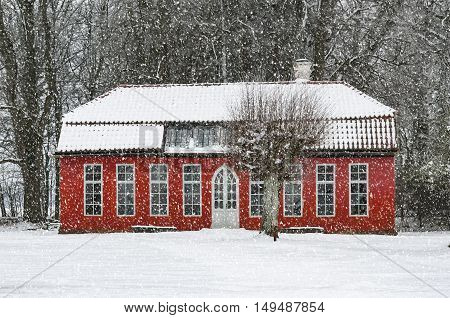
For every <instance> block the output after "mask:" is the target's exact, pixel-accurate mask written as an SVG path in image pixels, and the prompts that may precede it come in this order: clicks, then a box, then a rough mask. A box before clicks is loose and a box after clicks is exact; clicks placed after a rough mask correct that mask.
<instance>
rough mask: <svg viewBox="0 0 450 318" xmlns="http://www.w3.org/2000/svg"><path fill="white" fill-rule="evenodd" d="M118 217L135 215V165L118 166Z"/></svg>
mask: <svg viewBox="0 0 450 318" xmlns="http://www.w3.org/2000/svg"><path fill="white" fill-rule="evenodd" d="M117 215H134V166H133V165H129V164H123V165H122V164H121V165H117Z"/></svg>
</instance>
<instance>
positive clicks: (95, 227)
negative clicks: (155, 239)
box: [59, 155, 395, 234]
mask: <svg viewBox="0 0 450 318" xmlns="http://www.w3.org/2000/svg"><path fill="white" fill-rule="evenodd" d="M59 160H60V169H61V170H60V172H61V173H60V178H61V183H60V184H61V186H60V198H61V229H60V231H61V233H79V232H122V231H124V232H126V231H131V230H132V228H131V227H132V226H134V225H143V226H171V227H176V229H178V230H200V229H203V228H210V227H211V223H212V195H211V193H212V191H211V190H212V178H213V175H214V173H215V172H216V170H217V169H218V168H220V167H221V166H222V165H224V164H226V165H227V166H228V167H230V168H231V169H232V170H234V172H235V173H236V175H237V177H238V185H239V187H238V191H239V195H238V198H239V200H238V209H239V226H240V227H241V228H245V229H253V230H255V229H258V228H259V224H260V217H250V213H249V181H250V180H249V174H248V173H247V172H246V171H240V170H238V169H237V168H236V167H234V165H233V163H232V162H230V160H229V159H227V158H225V157H223V158H217V157H189V158H186V157H184V158H181V157H147V156H131V155H130V156H124V157H122V156H106V155H102V156H62V157H60V159H59ZM121 163H130V164H134V166H135V193H136V197H135V214H134V216H118V215H117V212H116V164H121ZM152 163H166V164H167V165H168V167H169V172H168V183H169V206H168V211H169V214H168V215H167V216H151V215H150V195H149V191H150V189H149V185H150V180H149V166H150V164H152ZM186 163H191V164H200V165H201V171H202V176H201V183H202V187H201V189H202V214H201V216H184V215H183V190H182V184H183V181H182V165H183V164H186ZM300 163H301V164H302V170H303V175H302V189H303V191H302V198H303V209H302V215H301V216H299V217H298V216H296V217H285V216H283V212H282V206H283V195H282V194H280V214H279V228H280V229H282V228H289V227H322V228H323V229H324V230H325V232H326V233H388V234H393V233H395V221H394V217H395V201H394V200H395V175H394V157H393V156H373V157H333V158H321V157H317V158H304V159H302V160H301V161H300ZM324 163H327V164H334V165H335V215H334V216H321V217H318V216H317V215H316V165H317V164H324ZM352 163H365V164H367V165H368V197H369V200H368V205H369V212H368V216H350V212H349V209H350V207H349V205H350V199H349V195H350V194H349V192H350V190H349V165H350V164H352ZM85 164H102V173H103V178H102V195H103V203H102V204H103V206H102V215H101V216H85V215H84V180H83V178H84V165H85Z"/></svg>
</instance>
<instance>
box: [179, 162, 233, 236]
mask: <svg viewBox="0 0 450 318" xmlns="http://www.w3.org/2000/svg"><path fill="white" fill-rule="evenodd" d="M225 169H228V171H231V173H232V174H233V176H234V178H235V179H236V210H237V213H238V228H240V227H241V222H240V210H239V178H238V175H237V174H236V172H235V171H234V170H233V169H231V167H229V166H228V165H227V164H225V163H224V164H223V165H221V166H220V167H219V168H217V169H216V171H215V172H214V174H213V176H212V179H211V188H212V189H211V224H212V218H213V212H214V194H215V189H214V181H215V179H216V177H217V175H218V174H219V172H220V170H225ZM183 188H184V187H183ZM223 203H224V206H225V205H226V198H225V195H224V200H223Z"/></svg>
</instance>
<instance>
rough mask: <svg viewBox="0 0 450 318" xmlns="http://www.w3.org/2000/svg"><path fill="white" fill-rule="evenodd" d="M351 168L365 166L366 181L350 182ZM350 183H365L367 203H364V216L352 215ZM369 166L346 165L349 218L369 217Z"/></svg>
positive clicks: (362, 164)
mask: <svg viewBox="0 0 450 318" xmlns="http://www.w3.org/2000/svg"><path fill="white" fill-rule="evenodd" d="M352 166H366V181H365V182H364V181H359V180H358V181H353V182H352ZM352 183H358V184H359V183H365V184H366V189H367V194H366V195H367V203H366V211H367V212H366V214H364V215H361V214H352ZM369 198H370V194H369V164H367V163H358V162H353V163H350V164H349V165H348V215H349V216H351V217H364V218H365V217H368V216H369ZM359 205H360V204H359Z"/></svg>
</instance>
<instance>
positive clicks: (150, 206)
mask: <svg viewBox="0 0 450 318" xmlns="http://www.w3.org/2000/svg"><path fill="white" fill-rule="evenodd" d="M161 165H162V166H165V167H166V172H167V178H166V182H165V184H166V186H167V193H166V200H167V201H166V205H167V213H166V214H152V166H161ZM155 183H158V184H161V183H164V182H161V181H156V182H155ZM148 184H149V189H148V192H149V201H148V202H149V208H150V216H155V217H156V216H158V217H167V216H169V213H170V212H169V165H168V164H167V163H151V164H150V165H149V169H148Z"/></svg>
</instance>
